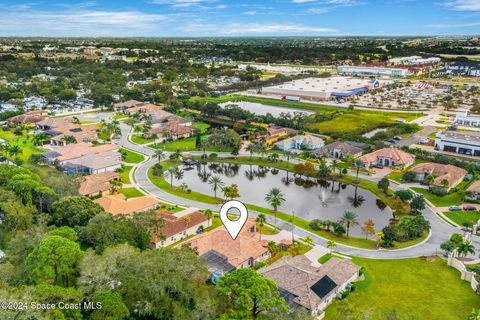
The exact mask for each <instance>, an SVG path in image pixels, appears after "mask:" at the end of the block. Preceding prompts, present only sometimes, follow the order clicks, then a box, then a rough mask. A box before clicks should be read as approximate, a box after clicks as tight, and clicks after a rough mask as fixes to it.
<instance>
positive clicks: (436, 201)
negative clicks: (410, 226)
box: [412, 188, 463, 207]
mask: <svg viewBox="0 0 480 320" xmlns="http://www.w3.org/2000/svg"><path fill="white" fill-rule="evenodd" d="M412 190H413V191H415V192H418V193H421V194H423V196H424V197H425V199H427V200H428V201H430V202H431V203H432V204H433V205H434V206H435V207H449V206H458V205H460V204H462V199H463V195H462V193H461V192H458V191H457V192H451V193H449V194H447V195H445V196H437V195H435V194H433V193H431V192H430V191H428V190H427V189H422V188H412Z"/></svg>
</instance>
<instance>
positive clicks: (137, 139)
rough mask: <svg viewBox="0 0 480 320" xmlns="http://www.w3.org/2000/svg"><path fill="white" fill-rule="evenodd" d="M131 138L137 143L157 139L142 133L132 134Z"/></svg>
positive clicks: (145, 142)
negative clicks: (147, 137) (144, 135)
mask: <svg viewBox="0 0 480 320" xmlns="http://www.w3.org/2000/svg"><path fill="white" fill-rule="evenodd" d="M131 140H132V142H133V143H136V144H147V143H150V142H154V141H155V139H153V138H152V139H146V138H144V137H143V136H142V135H141V134H132V136H131Z"/></svg>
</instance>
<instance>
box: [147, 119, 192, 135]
mask: <svg viewBox="0 0 480 320" xmlns="http://www.w3.org/2000/svg"><path fill="white" fill-rule="evenodd" d="M196 132H197V130H196V129H195V128H192V127H188V126H185V125H184V124H182V123H179V122H175V121H174V122H167V123H165V124H162V125H160V126H152V128H151V129H150V130H148V132H147V133H146V135H147V136H148V137H153V136H156V137H157V138H158V139H162V140H163V139H165V140H178V139H182V138H188V137H192V136H194V135H195V134H196Z"/></svg>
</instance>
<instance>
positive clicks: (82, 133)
mask: <svg viewBox="0 0 480 320" xmlns="http://www.w3.org/2000/svg"><path fill="white" fill-rule="evenodd" d="M55 131H57V132H61V133H60V134H59V135H56V136H54V137H52V140H54V141H61V140H62V139H63V138H64V137H65V136H74V137H75V139H76V140H77V142H82V141H83V142H89V141H94V140H97V138H98V133H97V126H96V125H86V126H79V125H75V124H72V125H69V126H63V127H58V128H55Z"/></svg>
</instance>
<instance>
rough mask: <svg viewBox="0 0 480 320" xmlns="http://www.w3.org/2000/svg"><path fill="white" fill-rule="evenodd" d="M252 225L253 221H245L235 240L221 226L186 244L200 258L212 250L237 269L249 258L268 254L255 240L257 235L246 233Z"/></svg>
mask: <svg viewBox="0 0 480 320" xmlns="http://www.w3.org/2000/svg"><path fill="white" fill-rule="evenodd" d="M254 225H255V221H254V220H252V219H249V220H247V223H246V224H245V226H244V228H243V231H242V232H241V233H240V234H239V235H238V237H237V239H236V240H233V239H232V238H231V237H230V234H229V233H228V232H227V230H226V229H225V227H223V226H222V227H220V228H217V229H215V230H212V231H210V232H207V233H205V234H202V235H199V236H197V237H195V238H193V239H192V240H190V241H187V243H188V244H190V245H191V246H192V247H193V248H196V249H197V252H198V254H199V255H200V256H202V255H204V254H206V253H207V252H209V251H211V250H213V251H216V252H218V253H220V254H221V255H223V256H225V257H226V258H227V259H228V262H229V263H230V264H231V265H233V266H234V267H238V266H240V265H241V264H242V263H244V262H245V261H247V260H248V259H250V258H253V259H257V258H259V257H261V256H262V255H263V254H265V253H268V249H267V248H265V247H263V246H262V244H261V242H260V241H258V239H257V238H256V235H257V233H256V232H255V233H252V232H249V231H248V230H249V229H250V228H251V227H253V226H254Z"/></svg>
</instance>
